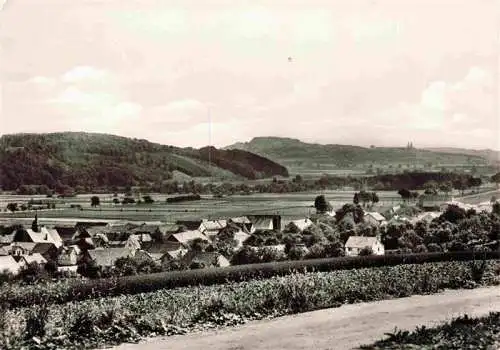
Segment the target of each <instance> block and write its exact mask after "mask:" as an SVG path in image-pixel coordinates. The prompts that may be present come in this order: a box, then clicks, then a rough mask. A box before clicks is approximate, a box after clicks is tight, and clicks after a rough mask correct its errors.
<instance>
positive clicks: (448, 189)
mask: <svg viewBox="0 0 500 350" xmlns="http://www.w3.org/2000/svg"><path fill="white" fill-rule="evenodd" d="M439 190H440V191H441V192H444V193H445V194H448V193H450V192H451V191H452V190H453V186H452V184H451V183H450V182H449V181H447V182H444V183H441V184H440V185H439Z"/></svg>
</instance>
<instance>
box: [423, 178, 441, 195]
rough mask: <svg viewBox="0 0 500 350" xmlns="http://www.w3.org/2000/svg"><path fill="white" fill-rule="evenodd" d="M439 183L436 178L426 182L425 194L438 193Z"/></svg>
mask: <svg viewBox="0 0 500 350" xmlns="http://www.w3.org/2000/svg"><path fill="white" fill-rule="evenodd" d="M438 187H439V185H438V183H437V182H436V181H434V180H431V181H428V182H426V183H425V184H424V190H425V191H424V193H425V194H434V195H435V194H437V193H438Z"/></svg>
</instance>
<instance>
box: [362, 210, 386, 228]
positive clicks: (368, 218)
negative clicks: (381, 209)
mask: <svg viewBox="0 0 500 350" xmlns="http://www.w3.org/2000/svg"><path fill="white" fill-rule="evenodd" d="M364 220H365V222H366V223H368V224H370V225H373V226H384V225H385V224H387V220H386V219H385V217H384V216H382V214H380V213H377V212H376V211H373V212H366V213H365V216H364Z"/></svg>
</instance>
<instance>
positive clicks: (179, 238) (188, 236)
mask: <svg viewBox="0 0 500 350" xmlns="http://www.w3.org/2000/svg"><path fill="white" fill-rule="evenodd" d="M195 239H201V240H203V241H207V242H210V240H209V239H208V237H207V236H205V235H204V234H203V233H201V232H200V231H198V230H193V231H184V232H179V233H173V234H171V235H170V236H169V237H168V238H167V242H174V243H175V242H177V243H180V244H182V245H184V246H185V247H186V246H187V245H189V243H190V242H192V241H194V240H195Z"/></svg>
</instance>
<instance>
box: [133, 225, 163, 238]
mask: <svg viewBox="0 0 500 350" xmlns="http://www.w3.org/2000/svg"><path fill="white" fill-rule="evenodd" d="M158 231H160V226H159V225H148V224H142V225H140V226H138V227H135V228H133V229H132V230H131V231H130V232H132V233H134V234H150V235H152V234H154V233H156V232H158Z"/></svg>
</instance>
